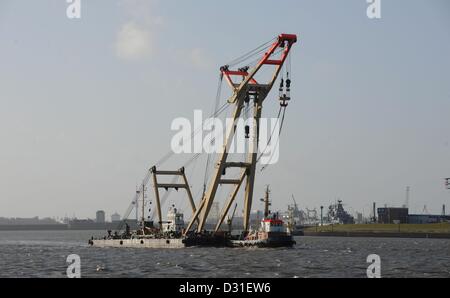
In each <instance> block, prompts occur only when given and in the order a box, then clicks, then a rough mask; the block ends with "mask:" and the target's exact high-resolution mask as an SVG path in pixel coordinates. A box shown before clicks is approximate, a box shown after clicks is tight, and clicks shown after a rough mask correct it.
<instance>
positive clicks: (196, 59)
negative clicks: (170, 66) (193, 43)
mask: <svg viewBox="0 0 450 298" xmlns="http://www.w3.org/2000/svg"><path fill="white" fill-rule="evenodd" d="M188 59H189V62H190V64H191V65H192V66H194V67H196V68H200V69H205V68H209V67H210V66H211V59H210V57H209V56H208V55H207V53H206V51H205V50H204V49H202V48H194V49H191V50H190V51H189V53H188Z"/></svg>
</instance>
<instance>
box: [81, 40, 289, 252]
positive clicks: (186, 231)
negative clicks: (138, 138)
mask: <svg viewBox="0 0 450 298" xmlns="http://www.w3.org/2000/svg"><path fill="white" fill-rule="evenodd" d="M296 42H297V36H296V35H294V34H280V35H279V36H277V37H276V38H275V39H273V40H272V41H270V43H268V45H267V44H266V45H265V46H263V47H259V48H257V49H255V50H254V51H252V52H250V53H249V54H246V55H244V56H242V57H240V58H238V59H237V60H235V61H233V63H229V64H227V65H224V66H222V67H221V68H220V77H221V80H222V79H225V80H226V82H227V83H228V85H229V87H230V88H231V91H232V95H231V97H230V98H229V99H228V101H227V103H226V105H228V106H231V107H233V112H232V123H233V125H235V126H234V128H235V129H228V130H227V134H226V135H225V138H224V143H223V150H221V152H220V153H219V156H218V159H217V163H216V166H215V168H214V170H213V173H212V175H211V179H210V183H209V186H208V187H206V183H205V188H204V191H203V195H202V197H201V199H200V201H199V204H198V205H197V206H196V204H195V202H194V198H193V195H192V193H191V188H190V185H189V183H188V179H187V177H186V174H185V168H184V167H182V168H181V169H179V170H175V171H173V170H172V171H167V170H161V169H160V168H159V165H157V166H153V167H152V168H151V169H150V170H149V171H148V173H147V175H146V177H145V178H144V180H143V183H142V188H141V189H142V191H140V192H137V193H136V197H135V199H134V200H133V203H134V205H135V206H137V204H136V203H137V202H138V197H139V196H141V195H142V200H143V201H142V208H144V207H143V206H144V205H145V194H144V192H145V189H146V188H145V187H146V185H147V184H148V183H149V182H150V181H151V182H152V184H153V191H154V201H155V205H156V207H155V208H156V210H155V213H156V217H157V220H158V222H157V225H154V223H153V222H146V221H145V218H144V215H143V216H142V222H141V227H140V229H138V230H137V231H133V232H132V231H130V229H129V227H128V226H126V229H125V232H124V233H122V234H119V233H118V232H115V233H114V235H112V234H111V232H110V231H109V233H108V236H106V237H103V238H102V239H94V238H91V239H90V240H89V244H91V245H92V246H98V247H154V248H179V247H186V246H220V247H221V246H230V247H236V246H259V247H261V246H263V247H265V246H270V247H277V246H292V245H294V244H295V241H294V240H293V238H292V235H290V234H289V233H288V232H286V229H285V226H284V223H283V221H282V219H280V218H279V217H278V216H277V215H276V214H270V212H269V210H268V206H269V189H268V188H267V189H266V197H265V200H264V202H265V214H264V218H263V220H262V221H261V226H260V228H259V230H257V231H251V230H250V211H251V207H252V202H253V196H254V183H255V177H256V166H257V163H258V162H259V160H260V158H261V156H258V146H259V141H260V120H261V115H262V109H263V104H264V102H265V100H266V98H267V96H268V95H269V92H270V91H271V90H272V88H273V86H274V84H275V82H276V80H277V78H278V77H279V75H280V73H282V71H283V70H284V67H283V66H284V65H285V62H286V60H287V59H288V57H289V54H290V51H291V48H292V46H293V45H294V44H295V43H296ZM255 53H256V54H260V53H262V57H259V58H258V59H257V60H256V61H257V63H256V64H255V65H254V66H253V67H250V66H248V65H246V66H243V67H240V68H238V69H232V66H233V65H235V64H239V63H240V62H241V61H242V60H243V59H244V58H248V57H249V56H250V54H255ZM269 67H270V68H271V76H270V79H268V81H260V80H259V79H257V75H258V74H259V73H260V72H262V69H263V68H269ZM289 67H290V65H289ZM285 75H286V77H285ZM236 78H238V79H241V80H240V81H236ZM290 88H291V80H290V69H289V68H288V69H287V71H286V74H284V73H282V75H281V79H280V88H279V102H280V110H279V113H278V117H280V115H283V120H284V113H285V110H286V107H287V106H288V103H289V100H290ZM245 107H248V109H246V108H245ZM248 110H251V112H252V115H251V117H252V118H253V121H254V125H255V127H254V129H253V131H252V132H250V129H249V127H248V126H246V127H245V132H246V138H247V139H248V142H249V146H248V147H249V148H248V152H247V153H246V154H245V158H243V160H241V161H235V160H231V158H230V146H231V144H232V141H233V138H234V137H235V135H236V123H237V122H238V120H239V119H240V118H242V116H243V114H245V113H246V112H248ZM215 114H217V111H216V113H215ZM283 120H282V121H283ZM166 158H168V157H165V158H164V159H166ZM230 168H233V169H237V170H238V172H239V175H238V176H237V177H231V178H230V177H226V176H227V175H226V172H227V169H230ZM161 176H164V177H173V178H174V181H176V180H179V179H180V178H181V181H182V182H181V183H175V182H174V183H161V182H160V179H159V178H160V177H161ZM223 185H228V186H231V187H232V191H231V193H230V195H229V197H228V199H227V200H226V202H225V205H224V207H223V209H222V211H221V212H220V215H219V218H218V222H217V224H216V226H215V229H213V230H212V231H207V230H206V229H205V224H206V220H207V218H208V216H209V215H210V211H211V206H212V205H213V203H214V201H215V200H216V197H217V193H218V189H219V187H221V186H223ZM243 186H244V189H245V193H244V202H243V205H244V210H243V227H242V233H241V234H240V235H239V236H232V235H231V231H228V232H227V231H222V230H221V226H222V224H223V222H224V220H225V218H226V216H227V215H228V214H229V211H230V208H231V206H232V205H233V203H234V202H235V200H236V197H237V195H238V193H239V190H240V189H241V187H243ZM160 189H165V190H171V189H175V190H179V189H183V190H185V191H186V193H187V198H188V201H189V205H190V207H191V209H192V214H193V215H192V217H191V218H190V220H189V222H188V224H187V227H186V228H184V222H183V220H182V217H183V216H182V214H181V213H179V212H178V210H177V209H176V208H175V206H172V208H171V209H170V210H169V214H168V217H167V218H168V219H167V220H166V221H164V219H163V217H162V212H161V205H162V201H163V200H162V199H161V196H160V192H159V191H160ZM166 194H167V193H166ZM131 210H132V206H131V205H130V208H129V210H128V211H127V213H128V214H129V213H130V212H131ZM235 211H236V210H234V211H233V216H234V213H235ZM142 213H144V209H143V211H142ZM233 216H232V217H233ZM231 220H232V219H231ZM229 226H231V224H229ZM121 228H123V227H122V226H121V227H120V228H119V230H120V229H121Z"/></svg>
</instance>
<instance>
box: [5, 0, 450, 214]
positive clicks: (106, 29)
mask: <svg viewBox="0 0 450 298" xmlns="http://www.w3.org/2000/svg"><path fill="white" fill-rule="evenodd" d="M67 5H68V4H67V3H66V1H64V0H40V1H24V0H14V1H13V0H1V2H0V142H1V143H0V216H8V217H9V216H14V217H15V216H17V217H29V216H34V215H38V216H41V217H42V216H64V215H65V214H67V215H69V216H72V215H73V214H75V215H76V216H77V217H94V216H95V211H96V210H97V209H104V210H105V211H106V212H107V213H108V215H110V214H111V213H112V212H115V211H118V212H119V213H121V214H122V213H123V212H124V210H125V209H126V208H127V206H128V204H129V202H130V200H131V198H132V196H133V193H134V190H135V186H136V184H137V183H139V182H140V180H141V179H142V178H143V176H144V174H145V172H146V170H147V169H148V168H149V167H150V166H151V165H152V164H154V163H156V161H157V160H159V159H160V157H161V156H163V155H164V154H165V153H166V152H167V151H168V150H170V139H171V137H172V136H173V135H174V132H172V131H171V130H170V125H171V122H172V120H173V119H174V118H175V117H188V118H192V117H193V110H194V109H203V110H204V111H205V113H206V114H209V112H210V111H211V109H212V107H213V105H214V101H215V93H216V88H217V77H218V68H219V66H220V65H223V64H224V63H226V62H227V61H229V60H231V59H233V58H236V57H238V56H240V55H241V54H243V53H245V52H247V51H248V50H250V49H253V48H255V47H256V46H258V45H260V44H261V43H263V42H265V41H267V40H270V39H271V38H273V37H275V36H276V35H277V34H279V33H282V32H286V33H296V34H298V35H299V43H298V44H296V45H295V47H294V49H293V52H292V71H293V79H292V80H293V83H292V89H293V90H292V99H293V100H292V103H291V105H290V106H289V107H288V111H287V118H286V122H285V129H284V131H283V138H282V139H281V155H280V161H279V162H278V163H277V164H276V165H274V166H271V167H269V168H268V169H267V170H266V171H265V172H263V173H262V174H261V175H259V176H258V177H257V188H256V193H255V199H257V198H259V197H261V196H262V195H263V188H264V185H266V184H271V188H272V196H273V201H274V208H275V209H285V208H286V206H287V204H290V203H291V194H294V195H295V197H296V199H297V202H298V203H299V205H300V206H301V207H306V206H307V207H309V208H313V207H319V206H320V205H325V206H327V205H328V204H329V203H331V202H333V201H334V200H336V199H337V198H340V199H342V200H344V203H345V204H346V206H347V208H348V209H350V211H357V210H359V211H364V212H365V214H366V215H367V214H368V213H369V210H370V208H371V202H373V201H375V202H377V203H378V204H379V205H384V204H389V205H393V206H399V205H401V204H403V203H404V201H405V188H406V186H407V185H409V186H410V187H411V195H410V205H411V207H412V210H413V212H421V211H422V209H423V207H424V205H427V208H428V210H429V212H432V213H440V210H441V206H442V204H445V203H447V204H448V205H449V207H450V204H449V202H450V191H448V190H445V188H444V180H443V178H445V177H450V117H449V116H450V82H449V79H450V54H449V53H450V3H449V2H448V1H447V0H441V1H439V0H433V1H418V0H417V1H413V0H408V1H406V0H404V1H387V0H382V18H381V19H380V20H372V19H368V18H367V15H366V8H367V3H366V1H365V0H352V1H317V0H310V1H299V0H292V1H279V0H277V1H261V0H258V1H256V0H254V1H206V0H203V1H200V0H199V1H193V0H192V1H181V0H179V1H132V0H129V1H125V0H122V1H116V0H115V1H112V0H97V1H92V0H90V1H89V0H82V10H81V19H68V18H67V16H66V8H67ZM224 88H226V86H224ZM277 104H278V103H277V100H276V93H272V94H271V95H270V96H269V98H268V103H267V106H266V107H265V110H264V115H265V116H268V117H273V116H275V114H276V112H277ZM180 164H181V162H180V163H178V164H177V163H176V162H174V163H172V164H169V165H170V166H171V167H175V168H176V167H179V165H180ZM203 171H204V163H203V162H202V161H199V164H198V165H196V166H195V169H190V170H189V172H188V174H189V179H190V180H191V182H192V184H193V188H194V194H195V195H197V194H198V190H200V189H201V184H202V182H201V180H202V178H203V174H202V173H203ZM194 177H201V179H200V178H194ZM224 194H225V193H224ZM150 197H152V195H151V194H150ZM175 197H176V196H175ZM178 199H179V200H183V197H180V198H172V199H171V201H170V202H171V203H177V204H180V205H181V207H182V208H184V207H186V206H188V205H187V204H186V203H185V201H183V203H181V202H178V201H177V200H178ZM198 199H199V197H198V196H197V197H196V200H198ZM260 207H261V206H260V203H256V204H255V205H254V209H256V208H260Z"/></svg>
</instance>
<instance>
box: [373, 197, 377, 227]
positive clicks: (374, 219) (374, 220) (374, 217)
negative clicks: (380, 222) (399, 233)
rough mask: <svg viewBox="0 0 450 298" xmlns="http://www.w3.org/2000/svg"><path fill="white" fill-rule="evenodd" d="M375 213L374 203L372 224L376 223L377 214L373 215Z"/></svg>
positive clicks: (374, 204) (374, 205) (374, 206)
mask: <svg viewBox="0 0 450 298" xmlns="http://www.w3.org/2000/svg"><path fill="white" fill-rule="evenodd" d="M375 211H376V203H375V202H373V222H375V223H376V222H377V214H376V213H375Z"/></svg>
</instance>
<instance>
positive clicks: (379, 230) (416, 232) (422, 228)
mask: <svg viewBox="0 0 450 298" xmlns="http://www.w3.org/2000/svg"><path fill="white" fill-rule="evenodd" d="M304 235H305V236H328V237H374V238H375V237H376V238H379V237H384V238H386V237H387V238H439V239H450V224H449V223H436V224H400V225H398V224H357V225H327V226H317V227H309V228H306V229H305V230H304Z"/></svg>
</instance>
